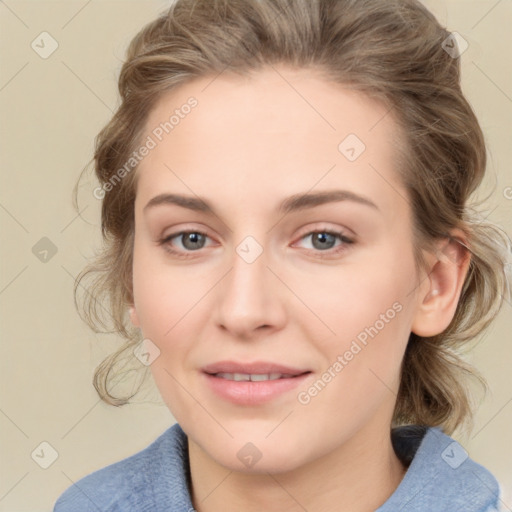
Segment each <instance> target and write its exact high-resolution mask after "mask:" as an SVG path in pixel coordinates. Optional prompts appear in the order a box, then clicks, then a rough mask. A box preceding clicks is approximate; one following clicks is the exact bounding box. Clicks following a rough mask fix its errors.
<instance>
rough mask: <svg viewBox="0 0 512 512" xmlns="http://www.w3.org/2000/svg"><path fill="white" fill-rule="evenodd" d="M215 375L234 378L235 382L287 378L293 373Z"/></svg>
mask: <svg viewBox="0 0 512 512" xmlns="http://www.w3.org/2000/svg"><path fill="white" fill-rule="evenodd" d="M215 376H216V377H220V378H221V379H227V380H234V381H236V382H240V381H249V380H250V381H252V382H261V381H265V380H277V379H287V378H290V377H293V375H288V374H286V373H263V374H259V373H251V374H249V373H217V374H215Z"/></svg>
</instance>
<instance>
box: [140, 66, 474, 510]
mask: <svg viewBox="0 0 512 512" xmlns="http://www.w3.org/2000/svg"><path fill="white" fill-rule="evenodd" d="M285 78H286V80H285ZM291 85H293V87H292V86H291ZM190 96H194V97H195V98H196V99H197V100H198V105H197V107H196V108H194V109H193V110H192V111H191V113H190V114H188V115H187V116H186V117H185V118H184V119H182V120H180V123H179V124H178V125H177V126H176V127H175V128H174V129H173V130H172V132H170V133H169V134H168V135H165V136H164V137H163V139H162V141H161V142H159V143H158V144H157V145H156V147H155V148H154V149H152V150H151V151H150V152H149V154H148V155H147V156H146V157H145V158H144V159H143V160H142V162H141V163H140V164H139V167H138V168H137V173H138V183H137V194H136V201H135V243H134V262H133V291H134V304H133V307H132V308H131V310H130V315H131V321H132V323H133V324H134V325H135V326H137V327H139V328H140V329H141V331H142V334H143V336H144V337H145V338H149V339H150V340H151V342H152V343H154V344H155V345H156V346H157V347H158V349H159V350H160V354H159V356H158V357H157V358H156V359H155V360H154V362H153V363H152V364H151V371H152V374H153V377H154V380H155V382H156V385H157V387H158V389H159V391H160V393H161V395H162V398H163V400H164V401H165V402H166V404H167V405H168V407H169V409H170V411H171V412H172V414H173V415H174V417H175V418H176V420H177V421H178V423H179V424H180V425H181V427H182V428H183V430H184V431H185V433H186V434H187V435H188V446H189V455H190V470H191V492H192V497H193V502H194V507H195V509H196V510H198V511H200V512H210V511H218V510H223V511H227V512H230V511H238V510H246V511H261V510H265V511H274V510H275V511H281V512H282V511H299V510H300V511H302V510H304V509H307V510H308V511H309V512H313V511H323V512H327V511H331V510H332V511H334V510H336V511H338V512H340V511H350V512H358V511H361V512H363V511H373V510H375V509H376V508H378V507H379V506H380V505H382V504H383V503H384V502H385V501H386V500H387V498H389V496H390V495H391V494H392V493H393V492H394V490H395V489H396V488H397V486H398V485H399V483H400V481H401V479H402V478H403V476H404V474H405V471H406V468H404V467H403V466H402V464H401V463H400V461H399V459H398V458H397V457H396V455H395V453H394V451H393V448H392V445H391V440H390V435H389V429H390V424H391V420H392V413H393V408H394V405H395V401H396V393H397V390H398V386H399V381H400V364H401V361H402V358H403V354H404V351H405V348H406V344H407V341H408V337H409V334H410V332H411V331H412V332H415V333H417V334H419V335H422V336H431V335H434V334H437V333H439V332H441V331H443V330H444V329H445V328H446V327H447V326H448V324H449V323H450V321H451V319H452V317H453V315H454V312H455V308H456V305H457V301H458V298H459V295H460V292H461V287H462V284H463V281H464V276H465V275H466V272H467V269H468V265H469V257H468V256H467V255H465V253H461V252H460V251H461V250H462V249H461V247H460V245H459V244H450V245H446V241H443V247H445V249H444V250H443V251H442V252H439V251H438V252H437V254H433V253H425V254H426V257H427V261H428V262H429V273H428V275H427V273H423V274H420V275H417V274H416V271H415V267H414V259H413V242H412V217H411V210H410V206H409V204H408V202H407V201H405V200H404V197H406V196H407V194H406V191H405V189H404V188H403V187H402V185H401V183H400V181H399V178H398V176H397V174H396V169H395V167H396V156H395V153H396V151H395V148H394V145H393V140H395V139H396V138H397V137H400V133H399V132H398V128H397V125H396V124H395V122H394V120H393V118H392V116H391V115H386V112H387V109H386V108H385V107H384V106H383V105H381V104H379V103H377V102H375V101H374V100H372V99H369V98H368V97H366V96H364V95H362V94H361V93H358V92H355V91H350V90H348V89H347V88H345V87H343V86H341V85H339V84H333V83H329V82H327V81H325V80H324V79H322V78H320V77H319V75H315V74H314V73H312V72H311V71H305V70H294V69H291V68H288V67H285V66H279V67H276V68H265V69H264V70H261V71H258V72H257V73H255V74H254V75H253V76H252V77H250V78H241V77H239V76H234V75H229V74H227V73H223V74H221V75H220V76H218V77H216V78H215V79H214V77H202V78H200V79H195V80H193V81H190V82H187V83H186V84H184V85H182V86H180V87H179V88H178V89H175V90H173V91H171V92H168V93H166V95H164V96H163V97H162V98H161V100H160V101H159V103H158V104H157V105H156V107H155V108H154V109H153V110H152V112H150V115H149V118H148V120H147V124H146V133H145V135H144V138H146V137H147V136H148V135H151V133H152V130H154V128H155V127H157V126H158V125H159V123H161V122H163V121H165V120H166V119H168V118H169V115H170V114H169V113H172V112H173V111H174V110H175V109H176V108H180V106H181V105H183V104H185V103H186V101H187V99H188V98H189V97H190ZM377 122H378V124H377ZM348 134H356V135H357V136H358V137H359V138H360V139H361V140H362V141H363V142H364V144H365V145H366V150H365V151H364V152H363V153H362V154H361V155H360V156H359V157H358V158H357V159H356V160H355V161H353V162H350V161H349V160H347V158H345V156H344V155H343V154H342V153H341V152H340V151H339V150H338V145H339V144H340V142H341V141H342V140H343V139H344V138H345V137H346V136H347V135H348ZM377 171H378V172H377ZM333 189H344V190H349V191H352V192H355V193H357V194H359V195H362V196H365V197H367V198H369V199H370V200H371V201H373V202H374V203H375V205H376V206H377V208H372V207H369V206H367V205H363V204H359V203H356V202H353V201H348V200H345V201H339V202H331V203H327V204H323V205H319V206H315V207H313V208H308V209H305V210H302V211H296V212H291V213H288V214H286V215H284V216H283V215H282V214H280V213H279V212H278V210H277V209H278V206H279V204H280V203H281V201H283V200H284V199H285V198H287V197H289V196H291V195H293V194H298V193H304V192H318V191H327V190H333ZM164 192H167V193H171V192H172V193H177V194H185V195H189V196H194V197H196V196H199V197H201V198H203V199H205V200H207V201H209V202H210V203H211V204H212V205H213V207H214V209H215V212H216V215H212V214H207V213H205V212H197V211H192V210H188V209H185V208H183V207H180V206H177V205H172V204H167V205H159V206H156V207H153V208H148V209H147V210H146V211H144V210H143V209H144V207H145V205H146V204H147V203H148V201H149V200H150V199H151V198H153V197H154V196H157V195H159V194H162V193H164ZM198 229H199V230H200V231H205V230H206V232H207V235H208V238H206V239H205V241H204V243H203V245H202V246H201V245H199V249H196V250H193V247H194V245H193V244H190V243H188V244H187V240H184V239H183V237H181V236H176V237H174V238H173V239H172V240H171V241H168V242H167V246H172V248H174V249H175V250H177V251H178V252H179V253H181V254H189V255H190V256H191V257H190V258H188V259H182V258H178V257H177V256H176V255H172V254H170V253H169V252H167V251H166V250H165V248H164V247H165V246H164V245H160V244H159V243H158V242H159V240H161V239H162V238H164V237H167V236H169V235H171V234H175V233H176V234H178V233H179V232H180V231H184V230H190V231H194V230H198ZM325 230H327V231H333V230H334V231H342V232H343V233H344V235H345V236H347V237H349V238H351V239H352V240H354V243H353V244H346V245H345V246H344V247H345V249H344V250H343V251H342V252H340V253H335V251H336V249H338V248H339V247H341V246H342V244H343V242H342V241H341V240H340V239H338V238H334V240H332V243H331V244H330V245H328V244H327V246H326V245H325V244H324V245H323V246H322V245H321V244H320V245H318V244H317V245H314V240H313V239H314V235H311V233H312V232H315V231H317V232H325ZM452 234H455V235H458V236H459V237H461V238H463V235H462V234H461V233H459V232H455V231H454V232H453V233H452ZM247 236H252V237H253V238H254V239H255V240H256V241H257V243H258V244H259V245H260V246H261V248H262V249H263V252H262V253H261V255H260V256H259V257H258V258H257V259H256V260H255V261H253V262H252V263H247V261H245V260H244V259H243V258H242V257H240V256H239V254H238V253H237V252H236V248H237V246H238V245H239V244H240V243H241V242H242V241H243V240H244V239H245V237H247ZM190 247H192V249H190ZM330 247H332V248H330ZM251 250H253V249H251ZM322 256H323V257H322ZM394 303H399V304H400V306H401V309H400V312H399V313H397V314H396V315H395V316H394V318H393V319H392V320H389V321H388V322H387V323H385V326H384V327H383V328H382V329H381V330H379V332H378V334H377V335H376V336H375V337H373V338H371V339H369V340H368V343H367V345H366V346H365V347H364V348H363V349H362V350H361V351H360V352H359V353H358V354H357V355H356V356H354V357H353V359H352V360H351V361H349V362H348V364H347V365H346V366H345V367H344V368H343V370H342V371H340V372H338V373H337V374H336V376H335V378H333V379H332V380H331V381H330V382H329V383H328V385H326V386H325V388H324V389H322V391H321V392H319V393H318V394H317V396H315V397H313V398H311V400H310V402H309V403H308V404H307V405H304V404H301V403H300V402H299V401H298V399H297V394H298V392H299V391H301V390H307V389H308V388H309V387H310V386H311V384H312V383H314V382H315V381H317V380H318V379H319V378H320V377H321V375H322V374H323V373H324V372H325V371H326V370H327V369H328V368H329V367H332V365H333V363H334V362H335V361H336V360H337V357H338V356H339V355H340V354H344V353H345V351H346V350H348V349H349V348H350V346H351V342H352V341H353V340H354V339H355V338H356V336H357V335H358V334H359V333H361V331H363V330H364V329H365V327H368V326H370V325H374V324H375V322H376V321H377V320H378V319H379V318H381V317H380V315H381V314H385V313H386V311H387V310H389V309H390V308H392V305H393V304H394ZM219 360H235V361H254V360H259V361H261V360H265V361H272V362H277V363H281V364H287V365H290V366H295V367H299V368H307V369H310V370H311V371H312V374H310V376H309V377H308V380H307V383H306V384H304V385H303V386H301V387H300V389H296V390H293V391H291V392H286V393H284V394H282V395H280V396H278V397H277V398H275V399H274V400H272V401H271V402H269V403H266V404H262V405H257V406H241V405H236V404H232V403H230V402H227V401H225V400H224V399H222V398H219V397H217V396H216V395H215V394H213V393H212V391H211V390H210V389H209V388H208V387H207V386H206V385H205V384H204V381H203V379H202V378H201V377H202V376H201V372H200V368H201V367H202V366H204V365H205V364H208V363H213V362H215V361H219ZM248 442H251V443H252V444H253V445H255V446H256V447H257V450H258V451H259V453H260V454H261V459H260V460H259V461H258V462H257V463H256V464H254V465H252V466H251V467H249V466H246V465H244V464H243V463H242V462H241V461H240V460H239V458H238V457H237V453H238V451H239V450H240V449H241V448H242V447H244V446H245V445H246V444H247V443H248Z"/></svg>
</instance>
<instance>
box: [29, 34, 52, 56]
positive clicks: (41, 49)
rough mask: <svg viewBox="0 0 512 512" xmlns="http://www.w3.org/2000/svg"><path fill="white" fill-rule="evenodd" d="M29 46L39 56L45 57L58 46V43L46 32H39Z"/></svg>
mask: <svg viewBox="0 0 512 512" xmlns="http://www.w3.org/2000/svg"><path fill="white" fill-rule="evenodd" d="M30 47H31V48H32V50H34V51H35V52H36V53H37V54H38V55H39V57H41V58H42V59H47V58H48V57H49V56H50V55H51V54H52V53H53V52H54V51H55V50H56V49H57V48H58V47H59V43H58V42H57V40H56V39H54V38H53V37H52V36H51V35H50V34H49V33H48V32H41V33H40V34H39V35H38V36H37V37H36V38H35V39H34V40H33V41H32V43H30Z"/></svg>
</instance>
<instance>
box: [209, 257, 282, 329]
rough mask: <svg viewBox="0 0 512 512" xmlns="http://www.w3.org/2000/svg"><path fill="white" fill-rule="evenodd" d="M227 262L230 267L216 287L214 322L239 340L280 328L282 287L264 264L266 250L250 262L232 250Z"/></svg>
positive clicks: (266, 260) (266, 261)
mask: <svg viewBox="0 0 512 512" xmlns="http://www.w3.org/2000/svg"><path fill="white" fill-rule="evenodd" d="M231 263H232V266H231V270H230V271H229V272H228V273H227V275H226V276H225V277H224V278H223V279H222V281H221V282H220V283H219V286H217V287H216V289H217V290H216V293H217V297H216V304H217V306H216V310H215V311H216V317H215V320H216V323H217V325H218V326H219V327H220V328H221V329H225V330H227V331H228V332H230V333H231V334H232V335H233V337H236V338H240V339H251V338H254V337H256V336H258V335H259V334H261V333H265V335H268V334H269V333H271V332H273V331H276V330H279V329H282V328H283V326H284V325H285V322H286V308H285V300H286V297H285V293H286V290H285V287H284V286H283V284H282V283H281V281H280V280H279V279H278V278H277V277H276V275H275V274H274V272H273V271H272V270H271V269H270V268H269V267H268V266H267V265H268V258H267V255H266V251H265V250H263V252H262V253H261V254H260V255H259V256H258V257H257V258H256V259H255V260H254V261H252V262H250V260H248V259H246V258H244V257H243V256H240V254H239V253H237V252H236V251H233V255H232V259H231Z"/></svg>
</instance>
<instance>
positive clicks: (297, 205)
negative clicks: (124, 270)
mask: <svg viewBox="0 0 512 512" xmlns="http://www.w3.org/2000/svg"><path fill="white" fill-rule="evenodd" d="M340 201H351V202H354V203H358V204H362V205H365V206H369V207H371V208H373V209H375V210H379V207H378V206H377V205H376V204H375V203H374V202H373V201H372V200H370V199H369V198H367V197H364V196H361V195H359V194H356V193H355V192H351V191H350V190H328V191H325V192H313V193H312V192H310V193H304V194H295V195H293V196H290V197H288V198H286V199H285V200H284V201H283V202H282V203H281V205H280V206H279V213H281V214H288V213H291V212H295V211H299V210H305V209H308V208H314V207H315V206H320V205H323V204H326V203H333V202H340ZM168 204H174V205H177V206H181V207H182V208H187V209H189V210H193V211H198V212H203V213H207V214H213V215H216V213H215V210H214V208H213V207H212V206H211V204H210V203H209V202H208V201H206V200H205V199H201V198H200V197H197V196H196V197H194V196H184V195H180V194H159V195H158V196H155V197H153V198H152V199H151V200H150V201H149V202H148V203H147V204H146V206H144V209H143V211H144V212H146V211H147V210H149V209H150V208H154V207H156V206H160V205H168Z"/></svg>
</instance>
